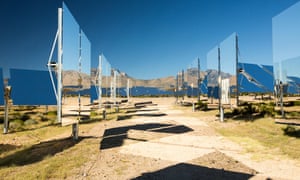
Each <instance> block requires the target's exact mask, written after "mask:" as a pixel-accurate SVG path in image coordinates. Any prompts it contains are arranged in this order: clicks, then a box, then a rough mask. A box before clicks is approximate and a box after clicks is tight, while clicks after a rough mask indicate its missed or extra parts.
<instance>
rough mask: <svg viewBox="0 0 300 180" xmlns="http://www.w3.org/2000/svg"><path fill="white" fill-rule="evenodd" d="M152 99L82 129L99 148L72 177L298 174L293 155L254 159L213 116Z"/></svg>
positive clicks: (293, 176)
mask: <svg viewBox="0 0 300 180" xmlns="http://www.w3.org/2000/svg"><path fill="white" fill-rule="evenodd" d="M155 101H157V102H154V103H156V104H157V105H156V106H153V105H151V106H146V107H144V108H142V109H139V111H137V112H134V113H135V116H133V118H130V119H124V120H121V121H106V122H103V123H101V125H99V126H96V127H94V128H93V129H91V130H90V131H89V132H88V133H85V135H88V136H94V137H98V140H99V143H100V145H99V144H98V145H97V148H98V149H99V148H100V150H99V152H98V153H95V154H93V155H91V158H90V161H89V162H87V163H86V164H85V165H84V166H83V167H81V168H80V170H79V172H80V173H78V174H76V175H75V177H70V179H74V178H76V179H267V178H271V179H300V167H299V166H296V165H295V162H293V161H290V160H283V161H282V160H279V159H278V160H265V161H260V162H256V161H254V160H252V159H251V154H246V153H245V151H244V150H243V149H242V148H241V147H240V146H239V145H237V144H235V143H233V142H231V141H229V140H228V139H226V138H224V137H222V136H220V135H218V134H217V133H216V132H214V130H213V128H211V127H210V126H209V123H208V121H212V120H214V118H209V117H199V118H198V117H197V118H196V117H192V116H189V113H187V112H184V111H181V110H177V109H174V108H173V105H174V102H172V101H170V99H168V98H166V99H155ZM191 113H192V112H191ZM95 147H96V145H95Z"/></svg>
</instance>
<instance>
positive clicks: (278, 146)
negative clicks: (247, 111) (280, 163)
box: [214, 118, 300, 162]
mask: <svg viewBox="0 0 300 180" xmlns="http://www.w3.org/2000/svg"><path fill="white" fill-rule="evenodd" d="M214 127H215V129H216V130H217V131H218V132H219V133H220V134H222V135H224V136H227V137H229V138H230V139H231V140H233V141H235V142H238V143H239V144H240V145H242V146H243V147H244V148H245V149H246V151H247V152H250V153H254V155H253V157H254V158H255V159H260V158H261V157H262V156H263V157H264V158H265V157H269V158H275V157H276V156H285V157H288V158H291V159H295V160H297V161H299V162H300V152H299V148H300V139H299V137H297V136H293V135H288V134H286V133H285V130H286V128H287V127H288V126H287V125H279V124H275V122H274V120H273V119H272V118H261V119H257V120H255V121H252V122H249V121H248V122H245V121H233V120H228V121H227V122H226V123H224V124H220V123H214ZM294 130H296V131H299V130H300V129H299V128H298V127H295V128H294Z"/></svg>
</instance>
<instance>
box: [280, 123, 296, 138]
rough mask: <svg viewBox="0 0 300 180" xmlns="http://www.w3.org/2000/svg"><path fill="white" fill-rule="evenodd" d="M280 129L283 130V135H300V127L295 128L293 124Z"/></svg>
mask: <svg viewBox="0 0 300 180" xmlns="http://www.w3.org/2000/svg"><path fill="white" fill-rule="evenodd" d="M282 130H283V132H284V135H287V136H294V137H300V129H299V128H295V127H294V126H291V125H288V126H287V127H286V128H283V129H282Z"/></svg>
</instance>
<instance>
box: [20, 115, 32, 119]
mask: <svg viewBox="0 0 300 180" xmlns="http://www.w3.org/2000/svg"><path fill="white" fill-rule="evenodd" d="M20 119H21V120H22V121H26V120H28V119H30V116H29V115H28V114H22V115H21V117H20Z"/></svg>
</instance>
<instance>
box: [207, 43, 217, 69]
mask: <svg viewBox="0 0 300 180" xmlns="http://www.w3.org/2000/svg"><path fill="white" fill-rule="evenodd" d="M206 60H207V69H214V70H218V47H217V46H216V47H214V48H213V49H211V50H210V51H209V52H208V53H207V59H206Z"/></svg>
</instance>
